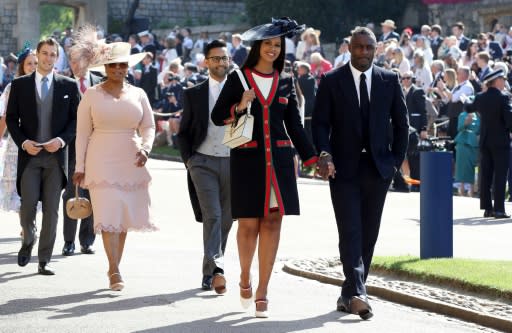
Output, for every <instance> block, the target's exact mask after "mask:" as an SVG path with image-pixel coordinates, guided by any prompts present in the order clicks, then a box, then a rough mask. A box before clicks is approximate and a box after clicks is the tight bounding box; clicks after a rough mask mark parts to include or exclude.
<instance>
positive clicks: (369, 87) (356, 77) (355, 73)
mask: <svg viewBox="0 0 512 333" xmlns="http://www.w3.org/2000/svg"><path fill="white" fill-rule="evenodd" d="M349 64H350V71H351V72H352V77H353V78H354V83H355V85H356V91H357V100H358V101H359V104H361V97H360V96H361V94H360V93H359V82H360V81H361V74H363V72H361V71H359V70H358V69H356V68H355V67H354V66H352V62H350V63H349ZM372 73H373V65H371V66H370V68H369V69H367V70H366V71H365V72H364V75H365V76H366V79H365V81H366V89H367V90H368V101H369V102H371V96H372Z"/></svg>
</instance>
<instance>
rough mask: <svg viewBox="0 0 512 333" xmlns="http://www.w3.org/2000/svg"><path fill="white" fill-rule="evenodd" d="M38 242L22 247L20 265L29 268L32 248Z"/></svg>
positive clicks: (19, 253)
mask: <svg viewBox="0 0 512 333" xmlns="http://www.w3.org/2000/svg"><path fill="white" fill-rule="evenodd" d="M35 242H36V239H34V240H33V241H32V243H30V244H29V245H25V244H23V245H21V249H20V251H19V252H18V265H19V266H21V267H23V266H27V264H28V263H29V262H30V259H31V258H32V248H33V247H34V244H35Z"/></svg>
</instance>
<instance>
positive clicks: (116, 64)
mask: <svg viewBox="0 0 512 333" xmlns="http://www.w3.org/2000/svg"><path fill="white" fill-rule="evenodd" d="M107 66H108V67H109V68H117V67H119V68H121V69H126V68H128V63H127V62H114V63H111V64H107Z"/></svg>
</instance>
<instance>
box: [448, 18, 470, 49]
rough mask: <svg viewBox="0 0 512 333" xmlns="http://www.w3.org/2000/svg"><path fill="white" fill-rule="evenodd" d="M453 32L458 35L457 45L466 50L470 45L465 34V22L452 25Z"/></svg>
mask: <svg viewBox="0 0 512 333" xmlns="http://www.w3.org/2000/svg"><path fill="white" fill-rule="evenodd" d="M452 33H453V34H454V35H455V37H457V46H458V47H459V49H460V50H461V51H466V50H467V49H468V45H469V38H467V37H466V36H464V23H462V22H457V23H455V24H454V25H452Z"/></svg>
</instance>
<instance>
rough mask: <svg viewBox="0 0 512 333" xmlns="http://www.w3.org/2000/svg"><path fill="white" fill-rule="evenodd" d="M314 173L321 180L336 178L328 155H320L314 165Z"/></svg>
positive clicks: (334, 169) (330, 157)
mask: <svg viewBox="0 0 512 333" xmlns="http://www.w3.org/2000/svg"><path fill="white" fill-rule="evenodd" d="M316 173H317V174H318V175H320V177H322V179H323V180H327V179H329V177H331V178H333V179H334V177H335V176H336V168H335V166H334V163H333V162H332V156H331V155H330V154H326V155H321V156H320V158H319V159H318V162H317V163H316Z"/></svg>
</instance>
